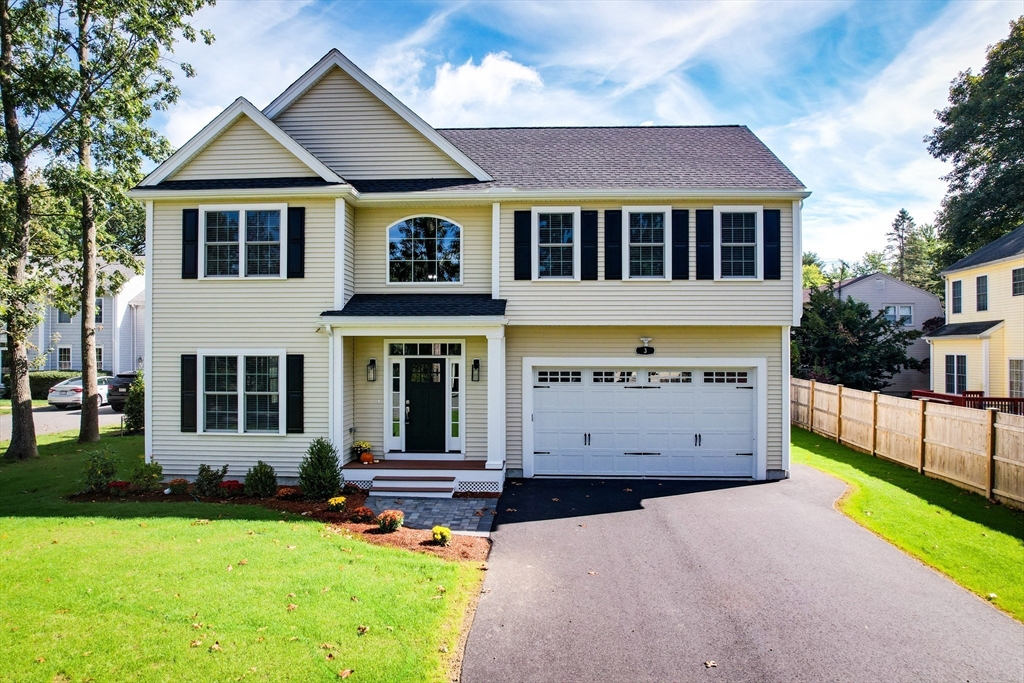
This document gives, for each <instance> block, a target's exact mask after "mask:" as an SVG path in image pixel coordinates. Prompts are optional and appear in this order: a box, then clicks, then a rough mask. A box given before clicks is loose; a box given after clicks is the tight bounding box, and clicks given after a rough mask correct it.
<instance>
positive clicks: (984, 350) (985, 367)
mask: <svg viewBox="0 0 1024 683" xmlns="http://www.w3.org/2000/svg"><path fill="white" fill-rule="evenodd" d="M988 345H989V340H988V339H987V338H986V339H982V340H981V390H982V391H983V392H985V396H988V395H989V391H988V389H989V375H990V374H991V373H990V368H989V355H988V354H989V349H988Z"/></svg>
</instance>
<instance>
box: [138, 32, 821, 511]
mask: <svg viewBox="0 0 1024 683" xmlns="http://www.w3.org/2000/svg"><path fill="white" fill-rule="evenodd" d="M808 194H809V193H808V191H807V190H806V189H805V188H804V186H803V184H802V183H801V182H800V181H799V180H798V179H797V178H796V177H794V176H793V174H792V173H791V172H790V171H789V170H788V169H787V168H786V167H785V166H784V165H783V164H782V163H781V162H780V161H779V160H778V159H777V158H776V157H775V156H774V155H773V154H772V153H771V151H769V150H768V149H767V148H766V147H765V146H764V145H763V144H762V143H761V141H760V140H758V139H757V138H756V137H755V136H754V135H753V134H752V133H751V132H750V131H749V130H748V129H747V128H745V127H742V126H698V127H609V128H493V129H449V130H436V129H434V128H431V127H430V126H429V125H427V124H426V123H425V122H424V121H423V120H422V119H420V118H419V117H418V116H417V115H416V114H415V113H413V112H412V111H410V110H409V109H408V108H407V107H406V106H405V105H403V104H402V103H401V102H399V101H398V100H397V99H396V98H395V97H394V96H392V95H391V94H390V93H388V92H387V91H386V90H384V88H382V87H381V86H380V85H379V84H377V83H376V82H374V81H373V80H372V79H371V78H370V77H369V76H367V75H366V74H365V73H363V72H362V71H360V70H359V69H358V67H356V66H355V65H354V64H352V63H351V62H350V61H349V60H348V59H346V58H345V57H344V56H343V55H341V53H339V52H337V51H336V50H335V51H331V52H330V53H329V54H328V55H326V56H325V57H324V58H323V59H322V60H321V61H320V62H319V63H318V64H316V65H315V66H314V67H313V68H312V69H310V70H309V71H308V72H307V73H306V74H304V75H303V76H302V77H301V78H300V79H299V80H298V81H296V82H295V83H294V84H293V85H292V86H290V87H289V88H288V89H287V90H285V91H284V92H283V93H282V94H281V95H280V96H279V97H278V98H277V99H275V100H274V101H273V102H272V103H271V104H270V105H269V106H268V107H267V108H266V109H264V110H263V111H260V110H258V109H256V108H255V107H254V106H253V105H251V104H250V103H249V102H248V101H246V100H245V99H241V98H240V99H238V100H236V101H235V102H234V103H233V104H232V105H231V106H229V107H228V108H227V109H226V110H225V111H224V112H222V113H221V114H220V115H219V116H217V118H216V119H214V120H213V121H212V122H211V123H210V124H209V125H207V126H206V127H205V128H204V129H203V130H202V131H201V132H200V133H199V134H198V135H197V136H196V137H195V138H193V139H192V140H191V141H189V142H188V143H186V144H185V145H184V146H183V147H182V148H181V149H180V150H178V152H176V153H175V154H174V155H173V156H172V157H171V158H170V159H168V160H167V161H166V162H164V163H163V164H162V165H160V166H159V167H158V168H157V169H156V170H155V171H154V172H153V173H151V174H150V175H149V176H148V177H147V178H146V179H145V180H144V181H143V182H142V183H141V185H140V186H139V187H137V188H136V189H135V190H133V192H132V195H133V196H134V197H135V198H137V199H140V200H142V201H144V202H145V204H146V215H147V225H148V230H147V246H146V253H147V254H148V255H149V256H150V258H151V267H150V268H148V269H147V271H146V276H147V278H151V280H152V281H151V282H150V283H149V285H148V286H147V292H148V294H147V309H146V312H147V315H148V322H147V325H148V326H149V329H148V333H147V334H146V339H147V340H148V343H149V346H148V348H147V360H146V368H147V372H148V376H147V379H146V381H147V392H146V400H147V402H148V406H147V411H146V415H147V425H146V454H147V457H148V458H151V459H155V460H157V461H159V462H160V463H161V464H162V465H163V467H164V473H165V474H170V475H173V476H179V475H184V476H194V475H195V472H196V469H197V467H198V465H199V464H200V463H208V464H211V465H221V464H228V465H229V466H230V471H231V472H232V473H234V474H233V475H232V476H236V477H239V478H240V477H242V476H243V475H244V474H245V471H246V469H247V468H248V467H250V466H252V465H253V464H254V463H255V462H256V460H257V459H262V460H265V461H267V462H269V463H270V464H272V465H273V466H274V467H275V468H276V469H277V471H278V473H279V475H281V476H282V477H283V478H284V479H288V478H294V477H295V476H296V474H297V469H298V465H299V462H300V460H301V459H302V457H303V454H304V452H305V450H306V448H307V446H308V444H309V442H310V441H311V440H312V439H313V438H315V437H327V438H329V439H330V440H331V441H332V442H333V443H334V444H335V445H336V446H337V447H338V449H339V450H340V451H341V452H342V454H343V456H344V457H345V459H346V461H348V460H350V453H349V449H350V445H351V444H352V442H353V440H354V439H359V440H366V441H369V442H370V443H371V444H372V445H373V452H374V453H375V454H376V455H377V457H378V458H380V459H381V460H382V462H381V463H379V464H377V465H359V464H349V465H347V466H346V467H345V471H344V474H345V477H346V479H347V480H348V481H357V482H361V483H362V484H364V485H368V484H369V483H370V482H374V489H375V490H381V489H383V490H385V491H392V492H404V493H410V492H413V493H422V494H428V495H429V494H435V495H451V493H452V490H453V489H455V490H460V491H473V490H490V491H497V490H500V488H501V486H502V483H503V481H504V478H505V476H506V475H507V474H510V473H511V474H515V475H525V476H577V475H592V476H615V475H623V476H694V477H738V478H744V479H766V478H781V477H786V476H788V470H789V445H788V444H789V418H788V410H789V398H788V391H789V357H788V354H789V330H790V327H791V326H792V325H794V324H797V323H798V321H799V317H800V270H799V263H800V253H801V251H800V233H799V226H800V210H801V203H802V200H803V199H804V198H805V197H807V196H808ZM794 263H796V264H797V269H796V271H794ZM794 274H795V277H794ZM705 437H706V438H705ZM383 477H387V478H386V479H385V478H383Z"/></svg>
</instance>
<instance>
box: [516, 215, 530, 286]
mask: <svg viewBox="0 0 1024 683" xmlns="http://www.w3.org/2000/svg"><path fill="white" fill-rule="evenodd" d="M531 223H532V219H531V213H530V212H529V211H516V212H515V238H514V239H515V268H514V270H515V279H516V280H532V279H533V264H532V263H531V260H530V259H531V256H532V254H533V245H532V244H530V242H531V239H530V234H531V233H532V232H533V230H532V226H531Z"/></svg>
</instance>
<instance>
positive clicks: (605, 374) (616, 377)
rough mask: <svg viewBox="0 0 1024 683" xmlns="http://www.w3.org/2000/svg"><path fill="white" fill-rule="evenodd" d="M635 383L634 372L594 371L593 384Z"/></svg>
mask: <svg viewBox="0 0 1024 683" xmlns="http://www.w3.org/2000/svg"><path fill="white" fill-rule="evenodd" d="M630 382H636V370H595V371H594V383H595V384H612V383H618V384H627V383H630Z"/></svg>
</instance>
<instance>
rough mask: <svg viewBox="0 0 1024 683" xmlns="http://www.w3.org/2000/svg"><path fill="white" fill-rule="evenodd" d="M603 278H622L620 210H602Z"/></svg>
mask: <svg viewBox="0 0 1024 683" xmlns="http://www.w3.org/2000/svg"><path fill="white" fill-rule="evenodd" d="M604 279H605V280H621V279H622V210H621V209H609V210H607V211H605V212H604Z"/></svg>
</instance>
